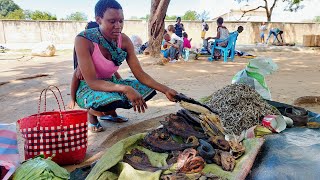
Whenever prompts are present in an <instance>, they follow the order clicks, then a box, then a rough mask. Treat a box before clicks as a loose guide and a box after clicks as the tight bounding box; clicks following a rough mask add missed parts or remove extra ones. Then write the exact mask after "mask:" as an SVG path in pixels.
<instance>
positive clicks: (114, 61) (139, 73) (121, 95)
mask: <svg viewBox="0 0 320 180" xmlns="http://www.w3.org/2000/svg"><path fill="white" fill-rule="evenodd" d="M95 18H96V22H97V23H98V24H99V27H97V28H92V29H87V30H85V31H83V32H81V33H79V35H78V36H77V37H76V38H75V51H76V55H77V60H78V66H79V68H76V70H77V73H76V74H77V75H78V79H81V78H80V76H83V80H81V81H80V83H79V86H78V88H77V91H76V98H75V99H76V102H77V104H78V105H79V107H80V108H84V109H88V110H89V111H88V120H89V122H90V129H91V131H92V132H99V131H102V130H103V128H102V126H101V124H100V123H99V121H98V119H97V117H100V119H101V120H104V119H105V120H111V121H116V122H124V121H126V119H125V118H123V117H121V116H118V115H117V113H116V109H117V108H125V109H130V108H132V107H133V109H134V111H138V112H139V113H140V112H145V109H147V104H146V101H147V100H149V99H151V98H152V97H153V96H154V95H155V94H156V91H155V90H157V91H160V92H162V93H164V94H165V95H166V97H167V98H168V99H169V100H170V101H175V96H176V95H177V92H176V91H175V90H173V89H171V88H169V87H167V86H165V85H163V84H160V83H159V82H157V81H156V80H154V79H153V78H152V77H151V76H149V75H148V74H147V73H146V72H145V71H143V69H142V67H141V65H140V63H139V60H138V58H137V56H136V55H135V52H134V47H133V44H132V42H131V40H130V38H129V37H128V36H127V35H126V34H124V33H122V32H121V31H122V29H123V22H124V15H123V11H122V7H121V5H120V4H119V3H118V2H117V1H116V0H99V1H98V2H97V3H96V5H95ZM124 60H126V62H127V63H128V65H129V67H130V70H131V71H132V73H133V75H134V76H135V77H136V78H137V80H135V79H124V80H122V79H118V78H117V77H116V72H117V70H118V69H119V66H120V65H121V64H122V63H123V61H124ZM80 72H81V73H80ZM80 74H81V75H80Z"/></svg>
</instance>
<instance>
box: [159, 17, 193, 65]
mask: <svg viewBox="0 0 320 180" xmlns="http://www.w3.org/2000/svg"><path fill="white" fill-rule="evenodd" d="M176 22H177V23H176V24H175V25H169V26H168V28H167V29H166V30H165V32H164V35H163V40H162V44H161V53H162V55H163V57H164V58H165V60H166V61H168V62H171V63H174V62H177V61H178V60H179V58H182V59H184V60H185V61H187V60H188V53H189V51H190V49H191V41H192V38H190V39H188V34H187V33H186V32H183V31H185V29H184V26H183V24H182V23H181V17H178V18H177V21H176Z"/></svg>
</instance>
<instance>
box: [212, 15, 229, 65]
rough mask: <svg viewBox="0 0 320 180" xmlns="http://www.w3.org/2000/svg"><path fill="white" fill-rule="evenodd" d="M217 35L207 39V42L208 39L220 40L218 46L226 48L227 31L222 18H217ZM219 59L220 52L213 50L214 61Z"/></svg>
mask: <svg viewBox="0 0 320 180" xmlns="http://www.w3.org/2000/svg"><path fill="white" fill-rule="evenodd" d="M217 25H218V27H217V35H216V37H208V38H207V40H210V39H218V40H222V41H221V42H218V43H217V45H218V46H222V47H226V46H227V45H228V40H227V38H228V37H229V30H228V29H227V28H226V27H225V26H224V25H223V18H222V17H219V18H218V19H217ZM220 58H221V53H220V50H218V49H215V50H214V59H220Z"/></svg>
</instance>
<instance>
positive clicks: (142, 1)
mask: <svg viewBox="0 0 320 180" xmlns="http://www.w3.org/2000/svg"><path fill="white" fill-rule="evenodd" d="M249 1H254V2H256V4H259V3H261V1H262V0H249ZM14 2H16V3H17V4H18V5H19V6H20V7H21V8H22V9H30V10H41V11H48V12H50V13H52V14H55V15H56V16H57V17H58V19H60V18H65V17H66V16H67V15H69V14H71V13H73V12H77V11H80V12H84V13H85V14H87V15H88V17H89V20H93V19H94V5H95V3H96V2H97V0H55V1H51V0H41V1H39V0H14ZM118 2H119V3H120V4H121V5H122V7H123V9H124V15H125V18H127V19H128V18H130V17H132V16H136V17H142V16H145V15H146V14H149V11H150V4H151V0H118ZM279 2H280V3H279V5H278V7H277V8H276V9H275V11H274V14H273V20H275V21H302V20H306V19H313V18H314V16H320V11H319V10H318V9H317V7H318V4H319V0H304V4H305V8H303V9H302V10H300V11H298V12H296V13H290V12H283V11H282V10H283V4H282V2H281V1H279ZM245 4H246V3H242V4H240V5H239V4H238V3H237V2H236V1H234V0H171V2H170V5H169V8H168V11H167V14H168V15H170V16H171V15H177V16H181V15H183V14H184V13H185V12H186V11H187V10H195V11H197V12H199V13H200V12H203V11H204V10H205V11H208V12H209V13H210V17H211V18H213V17H217V16H219V15H221V14H224V13H226V12H228V11H230V9H239V8H240V7H242V6H244V5H245Z"/></svg>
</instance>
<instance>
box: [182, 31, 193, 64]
mask: <svg viewBox="0 0 320 180" xmlns="http://www.w3.org/2000/svg"><path fill="white" fill-rule="evenodd" d="M191 41H192V38H190V39H188V34H187V33H186V32H183V60H184V61H188V59H189V54H190V50H191Z"/></svg>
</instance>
